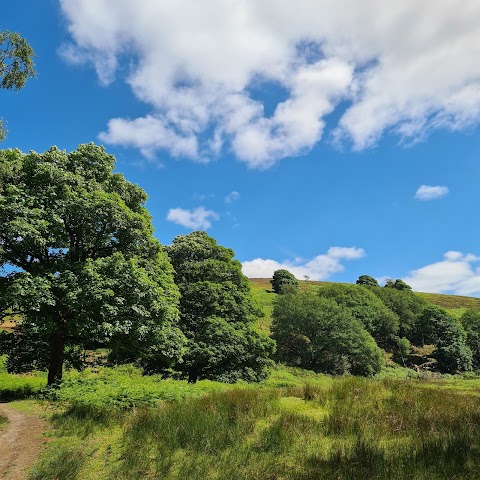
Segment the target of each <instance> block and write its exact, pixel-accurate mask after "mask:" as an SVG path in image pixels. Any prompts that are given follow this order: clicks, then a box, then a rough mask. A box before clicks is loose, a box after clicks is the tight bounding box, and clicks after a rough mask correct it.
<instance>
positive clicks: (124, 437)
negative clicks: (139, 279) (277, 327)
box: [0, 280, 480, 480]
mask: <svg viewBox="0 0 480 480" xmlns="http://www.w3.org/2000/svg"><path fill="white" fill-rule="evenodd" d="M320 285H321V284H320V283H319V282H318V283H317V282H301V288H303V289H305V288H317V287H319V286H320ZM252 293H253V296H254V298H255V300H256V302H257V305H258V306H259V307H260V308H261V310H262V311H263V312H264V316H263V318H261V319H260V320H259V321H258V323H257V328H258V329H259V330H263V331H265V332H269V329H270V322H271V311H272V307H273V301H274V298H275V295H274V294H273V293H271V292H270V288H269V284H268V280H257V281H253V282H252ZM435 297H439V296H433V297H430V298H429V301H430V302H432V303H435ZM441 297H444V296H441ZM445 297H448V296H445ZM440 301H445V299H444V298H441V299H440ZM468 301H469V302H470V303H469V305H468V307H471V306H472V304H471V303H472V299H469V300H468ZM452 302H453V301H451V302H450V303H449V305H448V307H450V308H452V309H454V310H456V309H460V310H461V309H465V308H467V306H466V304H464V303H462V300H461V299H460V300H456V301H455V302H454V303H452ZM445 306H447V305H445ZM4 360H5V359H4V358H1V357H0V401H10V402H11V403H10V404H11V405H12V406H13V407H14V408H16V409H18V410H23V411H29V412H33V413H35V414H37V415H40V416H42V417H45V418H47V419H48V420H49V422H50V425H51V427H52V429H51V431H50V432H49V433H48V436H49V437H50V441H49V442H48V444H47V446H46V449H45V451H44V452H43V454H42V455H41V457H40V458H39V460H38V461H37V463H36V464H35V465H34V467H33V469H32V470H31V471H30V473H29V480H52V479H55V480H67V479H68V480H97V479H98V480H136V479H139V480H140V479H147V480H148V479H152V480H153V479H159V478H161V479H165V480H174V479H175V480H180V479H182V480H183V479H187V478H188V479H191V480H204V479H214V480H215V479H218V480H225V479H228V480H230V479H231V480H254V479H255V480H256V479H262V480H263V479H267V480H268V479H272V480H274V479H275V480H314V479H315V480H317V479H320V480H322V479H331V480H340V479H342V480H364V479H365V480H372V479H378V480H383V479H412V480H427V479H429V480H430V479H433V480H436V479H438V480H440V479H442V480H443V479H478V478H480V464H479V463H478V461H477V459H478V455H479V453H480V378H479V377H477V376H475V375H474V374H472V373H470V374H464V375H462V376H461V375H440V374H432V373H428V372H424V373H418V372H415V371H413V370H411V369H407V368H403V367H400V366H398V365H395V364H393V362H392V363H388V362H387V367H386V368H385V369H384V370H383V371H382V372H381V373H380V374H379V375H377V376H376V377H374V378H359V377H353V376H337V377H334V376H329V375H323V374H318V373H314V372H310V371H307V370H302V369H298V368H292V367H285V366H282V365H277V366H276V367H275V368H274V369H273V371H272V373H271V375H270V376H269V378H268V379H267V380H265V381H264V382H261V383H258V384H246V383H242V382H240V383H236V384H225V383H219V382H214V381H206V380H204V381H199V382H197V383H195V384H191V383H187V382H186V381H184V380H174V379H163V378H162V377H160V376H158V375H152V376H144V375H143V374H142V371H141V370H140V369H137V368H135V367H133V366H131V365H124V366H121V367H116V368H107V367H98V366H95V367H94V368H87V369H85V370H84V371H82V372H76V371H67V372H66V373H65V376H64V380H63V382H62V384H61V386H60V387H55V388H50V389H47V388H45V384H46V374H45V373H42V372H33V373H31V374H28V375H12V374H8V373H6V370H5V362H4ZM2 419H3V417H0V429H2V427H3V428H5V422H4V419H3V420H2Z"/></svg>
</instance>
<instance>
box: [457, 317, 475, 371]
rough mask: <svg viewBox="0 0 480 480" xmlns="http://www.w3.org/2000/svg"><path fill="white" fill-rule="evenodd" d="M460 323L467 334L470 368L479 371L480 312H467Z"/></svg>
mask: <svg viewBox="0 0 480 480" xmlns="http://www.w3.org/2000/svg"><path fill="white" fill-rule="evenodd" d="M460 321H461V323H462V325H463V328H464V329H465V332H466V334H467V338H466V342H467V345H468V346H469V348H470V350H471V351H472V355H473V357H472V367H473V368H474V370H480V312H479V311H478V310H467V311H466V312H465V313H464V314H463V315H462V317H461V318H460Z"/></svg>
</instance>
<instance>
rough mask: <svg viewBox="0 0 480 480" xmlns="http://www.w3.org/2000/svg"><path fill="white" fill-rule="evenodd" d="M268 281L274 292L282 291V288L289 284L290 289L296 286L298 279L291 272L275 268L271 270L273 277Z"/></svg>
mask: <svg viewBox="0 0 480 480" xmlns="http://www.w3.org/2000/svg"><path fill="white" fill-rule="evenodd" d="M270 283H271V284H272V289H273V291H274V292H275V293H283V289H284V287H286V286H287V285H289V286H291V287H290V289H291V288H292V287H293V288H298V280H297V279H296V278H295V276H294V275H293V273H290V272H289V271H288V270H283V269H281V270H275V271H274V272H273V278H272V279H271V280H270ZM289 293H291V292H289Z"/></svg>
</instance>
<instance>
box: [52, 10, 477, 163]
mask: <svg viewBox="0 0 480 480" xmlns="http://www.w3.org/2000/svg"><path fill="white" fill-rule="evenodd" d="M60 4H61V8H62V11H63V14H64V16H65V18H66V20H67V22H68V29H69V32H70V35H71V38H72V43H71V44H69V45H64V46H62V48H61V54H62V56H63V58H65V59H66V60H67V61H70V62H72V63H85V62H88V63H91V64H92V65H94V67H95V68H96V71H97V75H98V77H99V79H100V81H101V82H102V83H103V84H108V83H110V82H112V81H113V80H114V78H115V75H116V72H117V71H118V67H119V64H120V62H121V61H125V59H127V60H128V61H130V68H129V69H128V70H127V71H128V72H129V73H128V76H127V79H126V80H127V82H128V84H129V85H130V87H131V89H132V91H133V92H134V94H135V95H136V96H137V97H138V98H139V99H140V100H141V101H143V102H146V103H147V104H149V105H150V106H151V108H152V112H151V114H150V115H147V116H145V117H142V118H134V119H129V118H114V119H111V120H110V122H109V123H108V126H107V130H106V131H105V132H103V133H102V134H101V137H100V138H101V139H102V141H104V142H107V143H111V144H116V145H125V146H133V147H136V148H139V149H140V150H141V151H142V152H143V154H144V155H147V156H152V155H154V154H155V152H157V151H158V150H160V149H166V150H168V151H170V152H171V153H172V155H174V156H179V157H187V158H193V159H197V160H203V161H206V160H208V159H209V158H211V157H213V156H217V155H220V154H221V152H222V151H223V150H225V149H231V150H232V151H233V152H234V153H235V155H236V156H237V157H238V158H239V159H240V160H241V161H244V162H246V163H247V164H248V165H249V166H250V167H254V168H267V167H269V166H271V165H273V164H274V163H275V162H276V161H278V160H279V159H281V158H283V157H287V156H297V155H300V154H302V153H304V152H305V151H308V150H309V149H311V148H312V147H313V146H314V145H315V144H316V143H317V142H319V141H320V140H321V138H322V135H323V132H324V129H325V122H326V118H327V115H328V114H329V113H330V112H332V110H334V109H335V108H336V107H337V106H338V105H339V103H340V102H343V101H346V102H347V103H346V104H345V103H344V104H343V105H342V107H341V108H342V109H343V107H344V106H346V110H345V111H344V113H343V114H342V115H341V118H340V120H339V122H338V124H336V125H335V124H332V125H329V126H330V127H332V128H333V129H334V130H335V133H334V139H335V140H337V141H343V140H344V139H347V140H349V141H351V142H352V143H353V146H354V148H356V149H362V148H366V147H369V146H372V145H375V143H376V142H377V141H378V140H379V138H380V137H381V136H382V135H383V134H384V133H385V132H387V131H388V132H393V133H394V134H396V135H398V136H399V137H400V138H401V139H402V140H407V141H412V140H418V139H422V138H424V137H425V136H426V135H428V133H429V132H430V131H431V130H433V129H437V128H446V129H450V130H460V129H463V128H466V127H468V126H471V125H476V124H478V123H479V121H480V63H479V62H475V61H472V59H475V58H478V54H479V53H480V47H479V45H480V29H479V28H478V18H480V2H479V1H478V0H464V1H463V2H461V3H458V2H454V1H452V0H424V1H421V2H419V1H418V0H404V1H402V2H386V1H384V0H365V1H363V2H359V1H358V0H297V1H296V2H287V1H284V0H280V1H279V0H262V1H261V2H259V1H257V0H245V1H236V0H205V1H202V2H193V1H191V0H176V1H174V2H168V1H165V0H143V1H142V2H141V8H140V7H139V4H138V1H136V0H60ZM122 71H126V70H125V69H122ZM269 83H273V84H275V85H277V86H279V87H281V88H282V89H283V90H284V91H285V92H286V99H285V100H284V101H282V102H281V103H279V104H278V105H277V107H276V109H275V111H274V112H273V114H272V115H270V116H268V115H266V114H265V110H264V105H263V104H262V103H261V101H259V100H258V99H257V97H254V96H253V95H252V93H251V92H252V87H259V86H260V87H261V86H262V84H263V85H269ZM330 118H331V117H330Z"/></svg>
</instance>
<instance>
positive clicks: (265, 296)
mask: <svg viewBox="0 0 480 480" xmlns="http://www.w3.org/2000/svg"><path fill="white" fill-rule="evenodd" d="M329 283H332V282H314V281H310V280H309V281H308V282H306V281H303V280H300V281H299V285H300V289H302V290H306V289H309V288H318V287H321V286H322V285H328V284H329ZM250 284H251V287H252V294H253V296H254V298H255V300H256V301H257V304H258V305H259V306H260V308H261V309H262V311H263V313H264V315H265V316H264V317H263V318H262V319H260V320H259V322H258V326H259V329H260V330H262V331H264V332H268V331H269V328H270V325H271V322H272V317H271V314H272V310H273V301H274V298H275V293H273V291H272V286H271V285H270V279H269V278H251V279H250ZM415 293H416V294H417V295H420V296H421V297H423V298H424V299H425V300H426V301H427V302H429V303H432V304H433V305H438V306H439V307H442V308H444V309H446V310H447V311H448V312H449V313H450V314H451V315H453V316H455V317H457V318H458V317H460V316H461V315H462V314H463V313H464V312H465V311H466V310H467V309H472V310H479V311H480V298H475V297H463V296H459V295H443V294H439V293H421V292H415Z"/></svg>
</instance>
